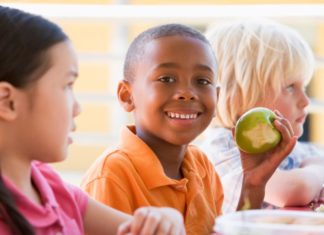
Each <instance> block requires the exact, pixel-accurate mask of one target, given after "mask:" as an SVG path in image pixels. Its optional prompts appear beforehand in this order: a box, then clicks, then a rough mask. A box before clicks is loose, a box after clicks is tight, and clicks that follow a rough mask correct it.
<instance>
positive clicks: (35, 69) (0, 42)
mask: <svg viewBox="0 0 324 235" xmlns="http://www.w3.org/2000/svg"><path fill="white" fill-rule="evenodd" d="M0 22H1V24H0V35H1V38H0V57H1V59H0V133H2V137H1V142H0V143H1V144H0V152H1V158H0V161H1V163H0V165H1V176H0V234H1V235H9V234H15V235H31V234H38V235H42V234H44V235H45V234H46V235H51V234H66V235H78V234H84V232H86V233H87V234H96V235H99V234H116V233H117V228H118V226H119V224H121V223H122V222H125V223H124V224H123V225H122V226H121V227H120V229H119V231H118V234H120V235H121V234H129V232H132V234H139V233H141V234H143V233H145V234H156V232H157V231H159V232H161V233H163V234H171V233H172V234H184V232H183V229H184V228H183V226H182V216H181V215H180V214H179V213H178V212H176V211H175V210H173V209H168V208H162V209H158V208H142V209H140V210H138V211H137V212H135V214H134V218H133V219H131V217H130V216H129V215H126V214H123V213H121V212H118V211H116V210H114V209H112V208H108V207H106V206H104V205H102V204H99V203H98V202H95V201H94V200H92V199H89V198H88V196H87V195H86V194H85V193H84V192H82V191H81V190H80V189H78V188H76V187H73V186H71V185H68V184H66V183H64V182H63V181H62V180H61V179H60V178H59V176H58V175H57V174H56V173H55V172H54V171H53V170H52V169H51V168H50V167H49V166H47V165H46V164H44V163H41V162H57V161H62V160H63V159H64V158H65V156H66V155H67V152H66V151H67V147H68V145H69V144H71V143H72V139H71V137H70V136H69V133H70V132H72V131H74V129H75V124H74V121H73V119H74V118H75V117H76V116H77V115H78V114H79V112H80V107H79V104H78V103H77V102H76V100H75V98H74V94H73V90H72V88H73V84H74V82H75V79H76V77H77V75H78V67H77V61H76V57H75V52H74V49H73V47H72V45H71V43H70V41H69V40H68V38H67V36H66V35H65V34H64V33H63V32H62V31H61V29H60V28H59V27H58V26H57V25H55V24H53V23H51V22H49V21H47V20H45V19H43V18H41V17H39V16H35V15H32V14H28V13H25V12H22V11H20V10H16V9H11V8H6V7H1V6H0ZM34 160H35V161H34ZM130 219H131V220H130ZM159 234H160V233H159Z"/></svg>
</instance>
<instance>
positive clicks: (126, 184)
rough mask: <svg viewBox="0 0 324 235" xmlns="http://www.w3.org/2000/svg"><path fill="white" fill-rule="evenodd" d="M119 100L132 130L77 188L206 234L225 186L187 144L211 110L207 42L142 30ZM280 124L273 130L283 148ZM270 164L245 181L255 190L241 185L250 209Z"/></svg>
mask: <svg viewBox="0 0 324 235" xmlns="http://www.w3.org/2000/svg"><path fill="white" fill-rule="evenodd" d="M118 98H119V101H120V104H121V105H122V107H123V108H124V109H125V111H127V112H133V115H134V121H135V125H134V126H128V127H125V128H124V129H123V130H122V133H121V140H120V144H119V146H118V148H117V149H116V150H115V151H112V152H110V153H108V154H104V155H103V156H102V157H101V158H99V159H98V160H97V161H96V162H95V163H94V164H93V165H92V166H91V167H90V169H89V170H88V172H87V173H86V176H85V178H84V180H83V182H82V187H83V189H84V190H85V191H87V192H88V193H89V194H90V195H91V196H92V197H94V198H95V199H96V200H99V201H101V202H103V203H105V204H107V205H110V206H112V207H114V208H116V209H118V210H121V211H124V212H127V213H130V214H132V213H133V212H134V210H135V209H136V208H138V207H141V206H148V205H151V206H169V207H173V208H176V209H177V210H179V211H180V212H181V213H182V214H183V215H184V220H185V225H186V231H187V234H192V235H197V234H199V235H203V234H210V233H211V231H212V226H213V224H214V219H215V217H216V216H217V215H220V214H221V206H222V202H223V189H222V186H221V183H220V179H219V177H218V175H217V174H216V173H215V171H214V169H213V166H212V164H211V163H210V162H209V161H208V160H207V158H206V156H205V155H204V154H203V153H202V152H201V151H199V150H198V149H197V148H196V147H194V146H192V145H190V144H189V143H190V142H191V141H193V140H194V139H195V138H196V137H197V136H198V135H199V134H200V133H201V132H202V131H204V130H205V129H206V128H207V126H208V125H209V123H210V122H211V120H212V117H213V114H214V112H215V105H216V100H217V92H216V60H215V57H214V54H213V52H212V50H211V47H210V45H209V43H208V41H207V40H206V39H205V37H204V36H203V35H201V33H199V32H198V31H196V30H194V29H192V28H190V27H187V26H184V25H179V24H167V25H162V26H157V27H154V28H151V29H148V30H146V31H144V32H143V33H141V34H140V35H139V36H138V37H137V38H136V39H135V40H134V41H133V42H132V44H131V45H130V47H129V50H128V52H127V55H126V60H125V65H124V80H123V81H121V82H120V83H119V86H118ZM283 126H284V125H282V126H281V127H279V129H280V131H281V132H282V133H283V136H284V138H283V139H284V144H286V146H288V147H289V146H290V145H291V143H290V145H288V144H287V142H289V140H288V139H290V138H289V137H290V136H289V133H288V132H289V131H288V130H287V128H286V127H283ZM281 147H282V146H281ZM288 147H285V148H284V149H285V150H287V149H288ZM283 154H285V153H284V152H281V153H280V154H277V155H276V156H275V157H276V158H277V159H276V161H279V159H280V161H281V160H282V158H283V157H284V156H283ZM251 159H252V160H251V162H252V163H253V164H254V165H257V164H259V163H260V161H258V162H257V163H255V162H256V160H255V158H251ZM275 164H277V162H275V161H274V162H272V166H271V167H268V166H267V167H268V169H267V170H266V171H265V172H266V173H264V174H265V177H263V176H261V178H262V179H261V180H259V181H258V184H257V185H254V184H253V183H254V182H255V180H254V179H253V180H250V181H248V182H247V183H248V185H249V186H251V188H252V187H253V190H249V189H247V190H246V188H245V187H243V188H244V190H246V191H245V193H244V194H245V195H248V197H249V199H251V203H252V205H255V204H258V203H259V201H262V200H263V197H262V190H264V185H263V184H264V181H266V178H267V176H268V174H271V173H272V172H273V171H274V168H275V167H276V165H275ZM278 164H279V162H278ZM248 165H249V166H250V165H252V164H248ZM249 176H252V177H253V174H252V175H249ZM247 179H251V178H250V177H247ZM252 181H253V183H252V184H250V183H251V182H252ZM245 183H246V182H245ZM246 185H247V184H246ZM251 188H250V189H251ZM255 189H256V190H255ZM252 191H253V192H254V191H257V193H256V194H251V192H252ZM251 195H253V196H251ZM260 198H261V199H260ZM255 202H256V203H255ZM241 206H242V205H241Z"/></svg>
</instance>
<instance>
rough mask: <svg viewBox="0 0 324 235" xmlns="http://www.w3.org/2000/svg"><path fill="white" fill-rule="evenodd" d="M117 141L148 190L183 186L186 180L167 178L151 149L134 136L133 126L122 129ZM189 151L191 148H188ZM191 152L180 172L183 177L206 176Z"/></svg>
mask: <svg viewBox="0 0 324 235" xmlns="http://www.w3.org/2000/svg"><path fill="white" fill-rule="evenodd" d="M120 136H121V139H120V141H119V146H120V149H121V150H122V151H123V152H125V153H126V154H127V156H128V157H129V159H130V160H131V161H132V163H133V165H134V167H135V169H136V170H137V172H138V174H139V175H140V176H141V178H142V180H143V181H144V183H145V185H146V186H147V187H148V188H149V189H153V188H157V187H160V186H165V185H176V184H183V183H184V182H186V181H187V179H181V180H174V179H171V178H169V177H168V176H167V175H166V174H165V173H164V170H163V167H162V164H161V162H160V161H159V159H158V157H157V156H156V155H155V153H154V152H153V151H152V149H151V148H150V147H149V146H148V145H147V144H146V143H145V142H144V141H143V140H141V139H140V138H139V137H138V136H137V135H136V130H135V126H127V127H124V128H123V129H122V131H121V135H120ZM189 149H191V146H189ZM194 158H195V155H194V154H193V152H192V151H187V153H186V154H185V157H184V161H183V165H182V170H183V173H184V177H185V178H187V175H188V174H189V173H190V174H195V175H197V176H198V177H200V178H204V177H205V176H206V171H205V169H204V167H203V166H202V165H201V164H199V163H197V161H195V159H194Z"/></svg>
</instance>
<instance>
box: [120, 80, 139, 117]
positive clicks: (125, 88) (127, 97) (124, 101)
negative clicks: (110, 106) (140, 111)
mask: <svg viewBox="0 0 324 235" xmlns="http://www.w3.org/2000/svg"><path fill="white" fill-rule="evenodd" d="M117 95H118V100H119V103H120V104H121V105H122V106H123V108H124V109H125V111H126V112H132V111H133V110H134V108H135V106H134V102H133V97H132V88H131V86H130V84H129V82H127V81H125V80H123V81H120V82H119V83H118V90H117Z"/></svg>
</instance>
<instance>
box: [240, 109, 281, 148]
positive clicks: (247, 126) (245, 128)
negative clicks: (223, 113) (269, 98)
mask: <svg viewBox="0 0 324 235" xmlns="http://www.w3.org/2000/svg"><path fill="white" fill-rule="evenodd" d="M275 119H276V115H275V114H274V112H272V111H271V110H270V109H267V108H263V107H257V108H253V109H250V110H249V111H247V112H246V113H244V114H243V115H242V116H241V117H240V119H239V120H238V121H237V123H236V128H235V140H236V143H237V145H238V147H239V148H240V149H241V150H242V151H243V152H246V153H264V152H267V151H269V150H271V149H273V148H274V147H275V146H276V145H277V144H278V143H279V142H280V140H281V135H280V132H279V131H278V130H277V129H276V128H275V126H274V123H273V122H274V120H275Z"/></svg>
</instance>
